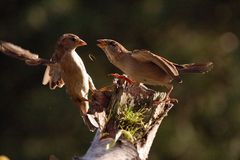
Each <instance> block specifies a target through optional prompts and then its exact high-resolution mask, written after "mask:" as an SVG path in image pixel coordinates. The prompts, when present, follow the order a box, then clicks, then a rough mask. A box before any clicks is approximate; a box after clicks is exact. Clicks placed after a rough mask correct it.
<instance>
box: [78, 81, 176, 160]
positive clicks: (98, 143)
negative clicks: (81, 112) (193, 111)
mask: <svg viewBox="0 0 240 160" xmlns="http://www.w3.org/2000/svg"><path fill="white" fill-rule="evenodd" d="M91 101H92V108H91V112H92V113H93V114H95V115H96V117H98V118H97V119H98V122H99V124H100V128H99V129H98V131H97V133H96V135H95V138H94V140H93V142H92V144H91V146H90V148H89V149H88V151H87V153H86V154H85V155H84V156H83V157H81V158H80V159H83V160H90V159H91V160H93V159H94V160H108V159H109V160H112V159H113V158H114V160H126V159H129V160H130V159H131V160H132V159H134V160H135V159H136V160H138V159H139V160H145V159H147V158H148V154H149V151H150V148H151V146H152V143H153V140H154V138H155V135H156V133H157V130H158V128H159V126H160V124H161V122H162V120H163V118H164V117H165V116H167V113H168V111H169V110H170V109H171V108H172V106H173V104H172V103H171V100H170V99H168V98H167V96H166V93H165V92H162V93H160V92H156V91H153V90H150V89H148V88H147V87H145V86H143V85H131V84H128V83H127V82H125V81H123V80H115V81H114V83H113V85H112V86H109V87H105V88H103V89H100V90H99V91H96V92H95V93H94V94H93V95H92V100H91Z"/></svg>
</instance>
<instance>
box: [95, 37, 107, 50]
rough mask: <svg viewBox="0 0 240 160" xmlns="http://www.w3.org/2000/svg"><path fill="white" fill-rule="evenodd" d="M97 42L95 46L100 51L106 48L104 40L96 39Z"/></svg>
mask: <svg viewBox="0 0 240 160" xmlns="http://www.w3.org/2000/svg"><path fill="white" fill-rule="evenodd" d="M97 42H98V43H97V46H98V47H100V48H101V49H104V48H106V47H107V42H106V41H105V40H104V39H98V40H97Z"/></svg>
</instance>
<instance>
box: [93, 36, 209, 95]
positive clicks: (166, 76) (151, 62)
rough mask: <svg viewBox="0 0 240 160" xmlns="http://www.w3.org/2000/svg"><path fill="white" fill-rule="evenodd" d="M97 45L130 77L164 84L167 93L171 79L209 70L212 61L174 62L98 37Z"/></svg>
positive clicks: (170, 86) (146, 82) (176, 79)
mask: <svg viewBox="0 0 240 160" xmlns="http://www.w3.org/2000/svg"><path fill="white" fill-rule="evenodd" d="M97 41H98V44H97V45H98V46H99V47H100V48H101V49H102V50H103V51H104V53H105V54H106V56H107V57H108V60H109V61H110V62H111V63H112V64H113V65H115V66H116V67H118V68H119V69H120V70H122V71H123V72H124V73H125V74H127V75H128V76H129V78H130V79H132V80H134V81H136V82H141V83H144V84H149V85H160V86H166V87H167V88H168V89H169V94H170V92H171V90H172V88H173V85H172V81H173V80H175V81H177V82H182V80H181V78H180V76H181V75H182V74H184V73H205V72H208V71H209V70H211V68H212V66H213V63H212V62H208V63H202V64H200V63H191V64H176V63H173V62H171V61H169V60H167V59H165V58H163V57H161V56H159V55H156V54H153V53H151V52H150V51H147V50H133V51H129V50H127V49H126V48H125V47H124V46H123V45H121V44H120V43H118V42H116V41H114V40H111V39H99V40H97Z"/></svg>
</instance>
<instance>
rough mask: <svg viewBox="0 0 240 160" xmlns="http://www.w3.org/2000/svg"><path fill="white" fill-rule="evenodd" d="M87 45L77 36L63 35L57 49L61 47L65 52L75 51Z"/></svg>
mask: <svg viewBox="0 0 240 160" xmlns="http://www.w3.org/2000/svg"><path fill="white" fill-rule="evenodd" d="M85 45H87V43H86V42H85V41H83V40H82V39H80V38H79V37H78V36H77V35H75V34H71V33H66V34H63V35H62V36H61V37H60V38H59V40H58V42H57V47H61V48H63V49H64V50H73V49H76V48H77V47H79V46H85Z"/></svg>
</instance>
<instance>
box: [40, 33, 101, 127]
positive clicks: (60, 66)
mask: <svg viewBox="0 0 240 160" xmlns="http://www.w3.org/2000/svg"><path fill="white" fill-rule="evenodd" d="M85 45H87V43H86V42H84V41H83V40H82V39H80V38H79V37H78V36H76V35H74V34H70V33H68V34H63V35H62V36H61V37H60V38H59V40H58V41H57V44H56V47H55V51H54V53H53V56H52V58H51V62H52V64H49V65H47V68H46V71H45V74H44V77H43V82H42V84H43V85H46V84H48V83H49V87H50V89H55V88H56V87H59V88H61V87H63V85H64V84H65V86H66V89H67V92H68V94H69V95H70V96H71V98H72V99H73V100H74V102H75V103H76V104H77V105H78V107H79V108H80V110H81V112H82V113H83V119H84V121H85V123H86V124H87V125H88V127H89V129H90V130H91V131H93V130H94V129H95V127H98V124H97V122H96V121H95V119H94V116H93V115H90V114H88V110H89V102H88V92H89V89H90V90H91V91H92V92H93V91H94V90H96V88H95V86H94V84H93V81H92V79H91V77H90V76H89V74H88V73H87V71H86V68H85V66H84V63H83V61H82V59H81V58H80V57H79V55H78V54H77V53H76V51H75V49H76V48H77V47H79V46H85Z"/></svg>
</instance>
